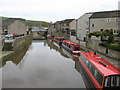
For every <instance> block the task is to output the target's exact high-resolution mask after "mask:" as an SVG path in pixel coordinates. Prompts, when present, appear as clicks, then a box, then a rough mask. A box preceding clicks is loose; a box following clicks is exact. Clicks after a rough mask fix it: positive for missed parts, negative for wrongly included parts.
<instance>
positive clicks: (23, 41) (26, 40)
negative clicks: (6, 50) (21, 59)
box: [12, 35, 32, 51]
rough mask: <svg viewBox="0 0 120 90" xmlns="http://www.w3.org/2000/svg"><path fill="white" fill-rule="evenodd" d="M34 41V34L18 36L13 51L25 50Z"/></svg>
mask: <svg viewBox="0 0 120 90" xmlns="http://www.w3.org/2000/svg"><path fill="white" fill-rule="evenodd" d="M31 42H32V35H27V36H23V37H18V38H16V39H15V40H14V42H13V44H12V47H13V51H19V50H23V49H24V48H26V47H27V46H29V45H30V43H31Z"/></svg>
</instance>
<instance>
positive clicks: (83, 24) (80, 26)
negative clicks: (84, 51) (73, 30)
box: [77, 13, 93, 46]
mask: <svg viewBox="0 0 120 90" xmlns="http://www.w3.org/2000/svg"><path fill="white" fill-rule="evenodd" d="M92 14H93V13H85V14H84V15H82V16H81V17H79V18H78V19H77V39H78V40H80V44H81V45H83V46H85V44H86V38H87V34H88V32H89V25H90V23H89V17H90V16H91V15H92Z"/></svg>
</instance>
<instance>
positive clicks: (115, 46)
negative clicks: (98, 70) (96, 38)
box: [108, 44, 120, 51]
mask: <svg viewBox="0 0 120 90" xmlns="http://www.w3.org/2000/svg"><path fill="white" fill-rule="evenodd" d="M108 48H109V49H112V50H116V51H120V44H109V45H108Z"/></svg>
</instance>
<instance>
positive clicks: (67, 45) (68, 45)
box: [62, 40, 80, 55]
mask: <svg viewBox="0 0 120 90" xmlns="http://www.w3.org/2000/svg"><path fill="white" fill-rule="evenodd" d="M62 47H63V48H64V49H66V50H67V51H68V52H70V53H71V54H75V55H79V53H80V45H77V44H76V43H73V42H71V41H69V40H63V43H62Z"/></svg>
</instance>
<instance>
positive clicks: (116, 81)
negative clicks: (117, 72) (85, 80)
mask: <svg viewBox="0 0 120 90" xmlns="http://www.w3.org/2000/svg"><path fill="white" fill-rule="evenodd" d="M105 87H120V76H109V77H107V78H106V79H105Z"/></svg>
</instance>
